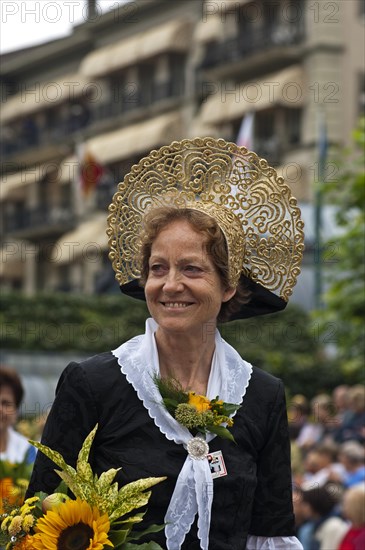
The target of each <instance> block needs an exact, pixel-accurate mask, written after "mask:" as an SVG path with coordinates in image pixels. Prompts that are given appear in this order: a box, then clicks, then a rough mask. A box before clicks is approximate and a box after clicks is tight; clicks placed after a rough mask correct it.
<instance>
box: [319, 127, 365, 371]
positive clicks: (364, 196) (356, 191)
mask: <svg viewBox="0 0 365 550" xmlns="http://www.w3.org/2000/svg"><path fill="white" fill-rule="evenodd" d="M364 129H365V119H362V120H361V121H360V123H359V126H358V128H357V129H356V130H355V131H354V134H353V137H354V145H353V147H352V148H351V150H346V151H343V152H342V153H340V154H339V155H338V158H340V159H342V160H340V161H339V162H338V168H339V171H338V177H337V178H336V180H335V181H332V182H328V183H326V184H324V196H325V197H326V200H327V203H328V202H331V203H332V204H334V205H336V206H337V210H336V212H337V213H336V221H337V224H338V226H339V236H338V237H337V238H336V241H335V242H333V240H332V242H330V243H327V247H325V249H327V250H329V249H331V250H335V251H336V254H335V258H334V261H333V262H332V264H331V269H329V270H328V271H329V273H328V275H327V283H328V289H327V291H326V292H325V293H324V295H323V301H324V308H323V310H321V311H319V312H316V316H317V318H318V320H319V321H320V323H321V327H322V332H323V333H324V332H325V331H326V327H328V324H329V323H330V324H331V326H333V325H335V327H336V328H335V331H336V336H337V338H336V340H337V341H336V349H337V354H338V359H339V360H340V365H341V370H342V372H343V374H344V375H345V377H347V378H348V379H349V380H350V381H352V382H359V381H361V377H362V375H363V368H364V312H365V283H364V281H365V263H364V260H365V255H364V242H365V241H364V237H365V209H364V206H365V133H364Z"/></svg>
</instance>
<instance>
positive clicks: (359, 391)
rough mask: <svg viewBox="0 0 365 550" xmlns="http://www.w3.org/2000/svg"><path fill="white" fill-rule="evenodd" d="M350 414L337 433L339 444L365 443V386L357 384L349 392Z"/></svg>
mask: <svg viewBox="0 0 365 550" xmlns="http://www.w3.org/2000/svg"><path fill="white" fill-rule="evenodd" d="M349 408H350V414H348V415H346V417H345V418H344V420H343V422H342V424H341V426H340V427H339V429H338V430H336V432H335V439H336V441H338V442H339V443H343V442H345V441H350V440H356V441H358V442H359V443H365V386H364V385H362V384H357V385H356V386H353V387H352V388H350V390H349Z"/></svg>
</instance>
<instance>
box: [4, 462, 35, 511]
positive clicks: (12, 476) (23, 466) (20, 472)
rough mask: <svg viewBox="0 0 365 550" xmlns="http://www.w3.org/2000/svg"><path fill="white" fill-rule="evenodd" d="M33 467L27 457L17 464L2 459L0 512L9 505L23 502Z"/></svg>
mask: <svg viewBox="0 0 365 550" xmlns="http://www.w3.org/2000/svg"><path fill="white" fill-rule="evenodd" d="M32 467H33V466H32V464H28V463H27V460H26V458H24V460H23V462H20V463H17V464H14V463H12V462H9V461H7V460H0V514H3V513H4V511H5V509H6V508H7V507H9V506H17V505H20V504H22V503H23V501H24V495H25V492H26V490H27V487H28V483H29V479H30V474H31V473H32Z"/></svg>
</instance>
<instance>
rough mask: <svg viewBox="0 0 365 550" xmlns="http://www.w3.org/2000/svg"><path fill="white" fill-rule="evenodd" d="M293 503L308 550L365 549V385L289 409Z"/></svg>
mask: <svg viewBox="0 0 365 550" xmlns="http://www.w3.org/2000/svg"><path fill="white" fill-rule="evenodd" d="M288 417H289V429H290V436H291V447H292V471H293V503H294V512H295V517H296V526H297V537H298V538H299V540H300V541H301V543H302V545H303V548H304V550H364V549H365V463H364V451H365V447H364V446H365V386H363V385H360V384H359V385H356V386H352V387H348V386H345V385H342V386H338V387H337V388H335V390H334V391H333V393H332V395H329V394H320V395H317V396H315V397H314V398H313V399H312V400H311V401H308V400H307V399H306V397H305V396H303V395H296V396H294V397H293V398H292V399H291V400H290V403H289V407H288Z"/></svg>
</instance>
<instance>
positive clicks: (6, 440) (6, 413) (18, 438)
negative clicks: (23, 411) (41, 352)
mask: <svg viewBox="0 0 365 550" xmlns="http://www.w3.org/2000/svg"><path fill="white" fill-rule="evenodd" d="M23 396H24V389H23V385H22V382H21V380H20V377H19V376H18V374H17V372H16V371H15V370H13V369H10V368H7V367H3V366H0V460H3V461H7V462H11V463H12V464H17V463H20V462H23V461H26V462H27V463H28V464H31V463H32V462H34V459H35V456H36V450H35V448H34V447H32V446H31V445H30V444H29V443H28V440H27V439H26V438H25V437H24V436H23V435H21V434H20V433H18V432H17V431H16V430H15V429H14V425H15V423H16V421H17V419H18V412H19V407H20V404H21V402H22V399H23Z"/></svg>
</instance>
